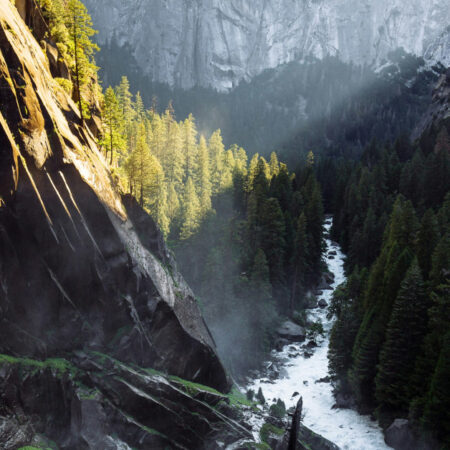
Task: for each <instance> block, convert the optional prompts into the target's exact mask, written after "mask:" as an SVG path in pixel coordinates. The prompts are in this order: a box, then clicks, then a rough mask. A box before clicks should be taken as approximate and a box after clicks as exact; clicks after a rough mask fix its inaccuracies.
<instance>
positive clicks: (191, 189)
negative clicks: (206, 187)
mask: <svg viewBox="0 0 450 450" xmlns="http://www.w3.org/2000/svg"><path fill="white" fill-rule="evenodd" d="M182 211H183V214H182V224H181V231H180V239H181V240H185V239H188V238H190V237H191V236H192V235H193V234H194V233H195V232H196V231H197V229H198V227H199V225H200V220H199V218H200V201H199V199H198V196H197V193H196V192H195V186H194V182H193V181H192V178H188V180H187V182H186V188H185V194H184V198H183V203H182Z"/></svg>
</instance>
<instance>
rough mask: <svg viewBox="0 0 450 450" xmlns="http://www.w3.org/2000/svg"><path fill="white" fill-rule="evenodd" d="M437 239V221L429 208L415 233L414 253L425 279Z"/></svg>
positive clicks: (429, 268)
mask: <svg viewBox="0 0 450 450" xmlns="http://www.w3.org/2000/svg"><path fill="white" fill-rule="evenodd" d="M438 241H439V229H438V222H437V220H436V217H435V215H434V213H433V210H431V209H429V210H428V211H426V212H425V214H424V215H423V217H422V223H421V226H420V229H419V232H418V234H417V243H416V254H417V258H418V260H419V265H420V269H421V270H422V274H423V276H424V278H425V279H428V275H429V273H430V270H431V256H432V254H433V250H434V249H435V247H436V245H437V243H438Z"/></svg>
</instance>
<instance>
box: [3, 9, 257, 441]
mask: <svg viewBox="0 0 450 450" xmlns="http://www.w3.org/2000/svg"><path fill="white" fill-rule="evenodd" d="M19 3H20V5H22V4H24V2H19ZM25 3H30V2H25ZM31 3H32V2H31ZM22 6H23V5H22ZM19 9H20V8H19ZM22 9H23V10H22V11H21V13H22V15H24V14H27V15H28V16H29V13H30V11H29V10H28V12H27V10H26V7H23V8H22ZM27 23H28V22H27ZM50 44H51V43H50ZM52 48H54V47H52ZM47 53H48V52H47ZM49 60H50V58H48V56H47V55H46V54H44V52H43V50H42V47H41V46H40V45H39V44H38V42H37V41H36V40H35V38H34V37H33V35H32V33H31V32H30V30H29V29H28V27H27V26H26V25H25V23H24V21H23V19H22V17H21V16H20V14H19V12H18V10H17V9H16V8H15V7H14V6H13V4H12V3H11V2H10V1H9V0H0V354H1V355H0V447H1V448H5V449H16V448H19V447H21V446H24V445H30V444H34V445H36V446H39V445H43V446H44V447H45V448H46V447H52V448H56V446H57V447H58V448H64V449H77V450H80V449H97V450H98V449H119V448H120V449H128V448H143V449H152V448H165V446H168V447H169V448H203V447H204V448H216V445H217V444H216V440H217V439H220V440H221V441H222V442H234V441H237V440H240V439H242V438H248V437H249V433H248V432H247V431H246V429H245V428H243V427H242V426H241V425H239V424H238V423H237V422H236V421H234V420H232V419H230V418H229V417H227V416H226V415H225V414H223V413H222V412H221V411H228V412H229V410H230V409H232V408H231V407H230V406H229V403H230V395H225V394H222V393H221V392H227V391H229V389H230V382H229V380H228V378H227V375H226V373H225V371H224V369H223V367H222V364H221V362H220V360H219V359H218V358H217V355H216V352H215V345H214V342H213V339H212V337H211V335H210V333H209V330H208V328H207V326H206V325H205V323H204V321H203V318H202V316H201V314H200V311H199V308H198V306H197V303H196V301H195V298H194V296H193V294H192V292H191V290H190V289H189V287H188V286H187V285H186V283H185V282H184V280H183V278H182V276H181V275H180V274H179V273H178V272H177V269H176V266H175V263H174V261H173V259H172V257H171V255H170V253H169V252H168V250H167V248H166V246H165V244H164V241H163V239H162V237H161V235H160V233H159V231H158V229H157V227H156V226H155V224H154V223H153V221H152V220H151V219H150V218H149V217H148V216H147V215H146V214H145V212H144V211H143V210H141V209H140V208H139V206H138V205H137V204H136V203H135V202H134V201H133V199H131V198H125V199H121V198H120V196H119V195H118V194H117V192H116V190H115V187H114V185H113V182H112V178H111V176H110V173H109V170H108V168H107V166H106V164H105V162H104V160H103V157H102V155H101V154H100V152H99V149H98V148H97V145H96V141H95V138H94V136H93V134H92V132H91V131H90V129H89V128H88V127H87V126H85V125H84V124H81V123H80V122H81V121H80V117H79V112H78V110H77V107H76V105H75V104H74V103H73V101H72V100H71V99H70V98H69V97H68V96H67V95H66V94H65V93H64V91H63V90H62V89H61V88H60V87H59V85H58V83H57V82H55V80H54V79H53V77H52V74H51V68H50V67H49V64H51V61H49ZM130 218H131V219H130ZM149 368H151V369H149ZM168 374H170V375H168ZM198 383H201V384H198ZM203 385H208V386H210V387H208V388H206V387H204V386H203ZM219 391H221V392H219ZM235 402H236V400H235V399H234V398H232V401H231V403H232V404H234V403H235ZM236 414H237V413H236V412H233V413H232V414H231V415H234V416H235V415H236ZM229 415H230V413H229ZM52 441H53V442H54V443H52Z"/></svg>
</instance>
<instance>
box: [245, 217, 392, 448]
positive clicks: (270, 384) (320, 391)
mask: <svg viewBox="0 0 450 450" xmlns="http://www.w3.org/2000/svg"><path fill="white" fill-rule="evenodd" d="M331 225H332V222H331V219H327V221H326V222H325V228H326V230H327V232H328V231H329V230H330V228H331ZM330 252H336V255H330ZM325 257H326V262H327V264H328V268H329V270H330V272H332V273H333V274H334V276H335V278H334V283H333V284H332V288H333V290H326V291H324V292H323V294H322V295H320V297H319V299H324V300H325V301H326V302H327V303H328V304H329V303H330V300H331V297H332V295H333V291H334V289H336V287H337V286H339V285H340V284H341V283H343V282H344V281H345V279H346V278H345V274H344V267H343V265H344V255H343V253H342V252H341V249H340V247H339V245H338V244H336V243H334V242H332V241H331V240H329V239H327V240H326V253H325ZM333 258H334V259H333ZM327 310H328V308H325V309H320V308H316V309H313V310H310V311H309V313H308V318H309V320H311V321H318V320H320V321H321V322H322V325H323V327H324V330H325V336H324V338H322V339H319V340H317V341H316V342H317V344H318V347H317V348H315V349H312V350H311V351H312V352H314V353H313V355H312V356H311V357H310V358H305V357H304V356H303V353H304V348H302V344H290V345H286V346H285V347H284V348H283V350H281V351H273V352H272V355H271V356H272V358H273V360H275V361H285V362H284V363H282V364H281V366H278V367H280V370H279V376H278V377H277V378H276V379H272V380H269V379H268V378H266V377H264V378H259V379H254V380H252V381H250V383H249V384H248V385H247V386H246V388H247V389H252V390H253V391H255V392H257V391H258V389H259V388H261V389H262V392H263V394H264V397H265V399H266V401H267V402H268V403H269V404H271V403H272V402H273V401H275V400H276V399H278V398H280V399H281V400H283V401H284V403H285V404H286V407H287V408H290V407H292V406H295V405H296V404H297V401H298V399H299V396H301V397H303V414H304V419H303V424H304V425H306V426H307V427H308V428H310V429H311V430H313V431H315V432H316V433H318V434H320V435H322V436H323V437H325V438H327V439H328V440H330V441H332V442H334V443H335V444H336V445H338V446H339V447H340V448H341V449H348V450H383V449H390V448H391V447H389V446H388V445H386V444H385V442H384V437H383V432H382V430H381V428H380V427H379V426H378V425H377V423H376V422H375V421H373V420H371V418H370V417H369V416H362V415H360V414H358V413H357V412H356V411H353V410H351V409H337V408H336V409H333V405H334V404H335V399H334V397H333V393H332V386H331V384H330V383H329V382H318V383H317V381H318V380H320V379H323V378H325V377H327V376H328V375H329V373H328V357H327V353H328V347H329V342H330V339H329V334H330V331H331V328H332V326H333V322H334V318H332V319H328V318H327ZM296 392H297V393H299V395H296V396H295V397H293V394H294V393H296Z"/></svg>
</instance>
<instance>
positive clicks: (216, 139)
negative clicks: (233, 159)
mask: <svg viewBox="0 0 450 450" xmlns="http://www.w3.org/2000/svg"><path fill="white" fill-rule="evenodd" d="M208 146H209V152H210V161H211V176H212V192H213V195H215V194H218V193H219V192H220V190H221V181H222V172H223V164H224V159H225V158H224V154H225V147H224V145H223V141H222V134H221V132H220V130H216V131H215V132H214V133H213V134H212V135H211V137H210V139H209V144H208Z"/></svg>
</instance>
